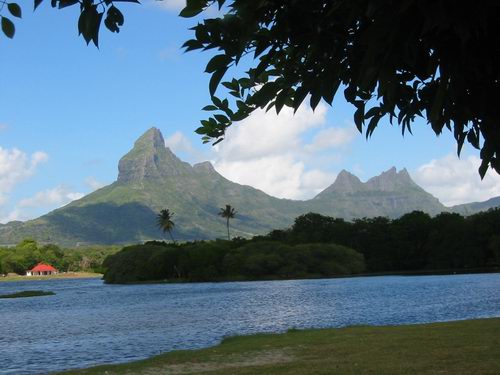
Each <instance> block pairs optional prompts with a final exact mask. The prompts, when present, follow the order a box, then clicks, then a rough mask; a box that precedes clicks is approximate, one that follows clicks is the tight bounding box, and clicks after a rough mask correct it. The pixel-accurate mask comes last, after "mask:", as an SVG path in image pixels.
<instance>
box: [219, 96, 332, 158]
mask: <svg viewBox="0 0 500 375" xmlns="http://www.w3.org/2000/svg"><path fill="white" fill-rule="evenodd" d="M326 112H327V107H326V105H323V104H320V105H319V106H318V107H317V108H316V111H314V112H313V111H312V109H311V108H309V107H305V106H302V107H301V108H300V109H299V110H298V111H297V113H295V115H294V113H293V110H292V109H291V108H288V107H285V108H283V110H282V111H281V112H280V114H279V115H277V114H276V113H275V112H274V111H269V112H265V111H264V110H257V111H255V112H254V113H253V114H252V115H251V116H250V117H249V118H247V119H246V120H244V121H241V122H240V123H237V124H234V125H233V126H232V127H231V128H229V130H228V132H227V135H226V138H225V140H224V142H222V143H220V144H219V145H217V146H216V151H217V153H218V154H219V157H220V158H223V159H226V158H227V159H230V160H234V161H241V160H253V159H256V158H260V157H264V156H270V155H282V154H284V153H290V152H293V151H299V152H301V151H302V147H303V142H302V139H301V135H302V134H303V133H305V132H306V131H307V130H310V129H314V128H318V127H320V126H322V125H324V124H325V122H326Z"/></svg>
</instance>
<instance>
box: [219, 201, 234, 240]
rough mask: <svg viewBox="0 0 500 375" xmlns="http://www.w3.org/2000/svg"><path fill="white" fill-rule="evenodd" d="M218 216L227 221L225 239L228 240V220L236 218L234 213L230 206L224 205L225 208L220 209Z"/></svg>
mask: <svg viewBox="0 0 500 375" xmlns="http://www.w3.org/2000/svg"><path fill="white" fill-rule="evenodd" d="M219 216H221V217H225V218H226V219H227V239H228V240H230V239H231V238H230V237H229V219H232V218H234V217H235V216H236V211H235V210H234V208H233V207H231V205H230V204H226V208H221V209H220V211H219Z"/></svg>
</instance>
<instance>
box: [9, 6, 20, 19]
mask: <svg viewBox="0 0 500 375" xmlns="http://www.w3.org/2000/svg"><path fill="white" fill-rule="evenodd" d="M7 9H9V12H10V14H12V15H13V16H14V17H17V18H21V7H20V6H19V5H17V4H16V3H10V4H7Z"/></svg>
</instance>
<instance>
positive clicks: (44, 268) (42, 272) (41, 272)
mask: <svg viewBox="0 0 500 375" xmlns="http://www.w3.org/2000/svg"><path fill="white" fill-rule="evenodd" d="M56 273H58V271H57V270H56V269H55V268H54V267H52V266H51V265H50V264H45V263H38V264H37V265H36V266H35V267H33V268H32V269H31V270H28V271H26V276H46V275H55V274H56Z"/></svg>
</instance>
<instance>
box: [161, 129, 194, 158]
mask: <svg viewBox="0 0 500 375" xmlns="http://www.w3.org/2000/svg"><path fill="white" fill-rule="evenodd" d="M165 146H167V147H168V148H170V149H171V150H172V152H174V153H176V152H188V153H193V152H196V150H195V148H194V147H193V144H192V143H191V141H190V140H189V139H188V138H187V137H186V136H185V135H184V134H182V133H181V132H179V131H177V132H175V133H174V134H172V135H171V136H170V137H168V138H166V139H165Z"/></svg>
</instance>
